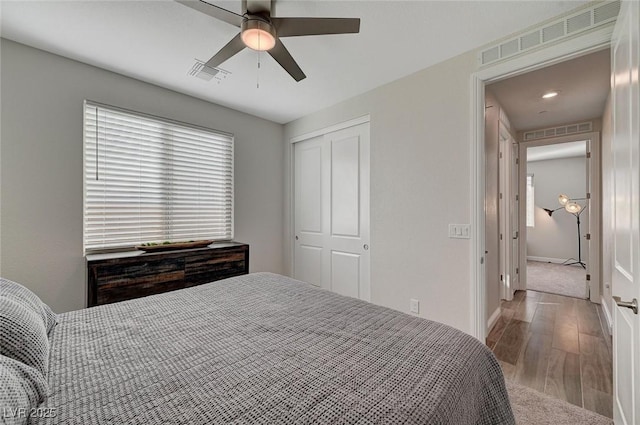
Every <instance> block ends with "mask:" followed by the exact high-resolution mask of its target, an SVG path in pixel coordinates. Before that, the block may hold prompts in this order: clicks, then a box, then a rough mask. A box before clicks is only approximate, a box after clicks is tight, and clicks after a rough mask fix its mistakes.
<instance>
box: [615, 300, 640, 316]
mask: <svg viewBox="0 0 640 425" xmlns="http://www.w3.org/2000/svg"><path fill="white" fill-rule="evenodd" d="M613 300H614V301H615V302H616V304H618V306H620V307H627V308H630V309H631V310H633V312H634V313H635V314H638V300H637V299H635V298H634V299H633V301H631V302H627V301H622V300H621V299H620V297H613Z"/></svg>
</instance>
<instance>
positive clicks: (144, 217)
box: [84, 101, 233, 252]
mask: <svg viewBox="0 0 640 425" xmlns="http://www.w3.org/2000/svg"><path fill="white" fill-rule="evenodd" d="M84 161H85V176H84V189H85V193H84V247H85V252H87V251H92V250H94V251H95V250H101V249H111V248H125V247H132V246H134V245H137V244H140V243H145V242H163V241H172V242H174V241H175V242H178V241H190V240H201V239H214V240H229V239H232V238H233V136H231V135H229V134H225V133H220V132H216V131H213V130H208V129H203V128H199V127H195V126H190V125H187V124H181V123H176V122H173V121H169V120H164V119H161V118H156V117H151V116H148V115H144V114H139V113H135V112H130V111H124V110H121V109H117V108H113V107H108V106H104V105H99V104H95V103H92V102H88V101H87V102H85V110H84Z"/></svg>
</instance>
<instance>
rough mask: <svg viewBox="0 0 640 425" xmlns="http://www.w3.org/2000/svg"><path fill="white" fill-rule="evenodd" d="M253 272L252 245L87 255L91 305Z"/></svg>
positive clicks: (224, 245)
mask: <svg viewBox="0 0 640 425" xmlns="http://www.w3.org/2000/svg"><path fill="white" fill-rule="evenodd" d="M248 272H249V245H246V244H239V243H224V244H214V245H210V246H209V247H206V248H199V249H185V250H181V251H168V252H155V253H144V254H143V253H140V252H132V253H130V254H127V253H124V254H123V253H121V254H102V255H90V256H87V275H88V301H87V304H88V306H89V307H91V306H94V305H101V304H109V303H113V302H118V301H125V300H129V299H132V298H139V297H144V296H147V295H153V294H160V293H163V292H167V291H173V290H176V289H182V288H187V287H190V286H194V285H201V284H203V283H207V282H213V281H215V280H220V279H225V278H228V277H232V276H239V275H242V274H246V273H248Z"/></svg>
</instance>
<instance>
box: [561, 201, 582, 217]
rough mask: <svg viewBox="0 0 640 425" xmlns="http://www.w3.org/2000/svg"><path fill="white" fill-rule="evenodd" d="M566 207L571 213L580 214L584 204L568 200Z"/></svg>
mask: <svg viewBox="0 0 640 425" xmlns="http://www.w3.org/2000/svg"><path fill="white" fill-rule="evenodd" d="M564 209H565V210H567V212H569V213H571V214H578V213H579V212H580V211H581V210H582V206H581V205H580V204H578V203H577V202H567V204H566V205H565V206H564Z"/></svg>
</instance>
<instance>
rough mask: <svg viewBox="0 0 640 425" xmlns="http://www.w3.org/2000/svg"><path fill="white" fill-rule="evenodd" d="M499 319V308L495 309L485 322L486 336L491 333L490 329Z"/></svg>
mask: <svg viewBox="0 0 640 425" xmlns="http://www.w3.org/2000/svg"><path fill="white" fill-rule="evenodd" d="M499 317H500V307H498V308H496V311H494V312H493V314H492V315H491V317H489V320H488V321H487V335H488V334H489V332H491V328H493V325H495V324H496V322H497V321H498V318H499Z"/></svg>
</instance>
